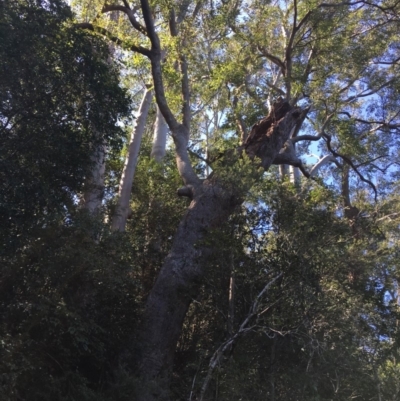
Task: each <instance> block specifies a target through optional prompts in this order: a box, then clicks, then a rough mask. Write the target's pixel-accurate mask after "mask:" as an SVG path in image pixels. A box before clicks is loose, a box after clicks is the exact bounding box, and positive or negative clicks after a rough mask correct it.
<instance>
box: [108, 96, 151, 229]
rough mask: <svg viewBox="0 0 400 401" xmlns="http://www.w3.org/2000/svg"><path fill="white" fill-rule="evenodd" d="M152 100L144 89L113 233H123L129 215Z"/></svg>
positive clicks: (113, 223)
mask: <svg viewBox="0 0 400 401" xmlns="http://www.w3.org/2000/svg"><path fill="white" fill-rule="evenodd" d="M152 98H153V92H152V91H151V90H149V89H146V91H145V92H144V95H143V99H142V103H141V104H140V107H139V110H138V112H137V116H136V118H137V120H136V125H135V128H134V130H133V132H132V137H131V141H130V143H129V149H128V153H127V154H126V158H125V165H124V169H123V171H122V176H121V181H120V183H119V190H118V201H117V204H116V206H115V212H114V215H113V218H112V225H111V229H112V230H113V231H121V232H123V231H125V225H126V220H127V218H128V213H129V201H130V198H131V191H132V183H133V177H134V175H135V170H136V164H137V158H138V155H139V150H140V144H141V142H142V136H143V132H144V129H145V127H146V120H147V115H148V113H149V108H150V103H151V100H152Z"/></svg>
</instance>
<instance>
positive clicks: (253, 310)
mask: <svg viewBox="0 0 400 401" xmlns="http://www.w3.org/2000/svg"><path fill="white" fill-rule="evenodd" d="M282 276H283V273H280V274H279V275H277V276H276V277H274V278H273V279H272V280H271V281H270V282H268V283H267V284H266V285H265V286H264V288H263V289H262V290H261V291H260V292H259V294H258V295H257V297H256V299H255V300H254V301H253V303H252V305H251V307H250V309H249V312H248V313H247V316H246V318H245V319H244V320H243V322H242V324H241V325H240V327H239V329H238V330H237V331H236V333H235V334H234V335H233V336H231V337H230V338H228V339H227V340H226V341H225V342H223V343H222V344H221V345H220V346H219V347H218V349H217V350H216V351H215V352H214V354H213V356H212V358H211V359H210V364H209V368H208V372H207V376H206V378H205V379H204V382H203V385H202V386H201V393H200V401H203V399H204V395H205V393H206V391H207V389H208V385H209V383H210V380H211V378H212V375H213V373H214V370H215V368H216V367H217V366H218V364H219V363H220V360H221V358H222V356H223V355H224V353H225V352H226V351H228V350H230V349H231V348H232V346H233V345H234V344H235V343H236V342H237V340H238V339H239V338H240V337H242V336H243V335H244V334H246V333H248V332H249V331H251V330H252V329H253V328H254V327H253V326H249V322H250V320H251V319H253V317H255V316H258V315H259V312H258V307H259V304H260V301H261V299H262V297H263V296H264V294H265V293H266V292H267V291H268V290H269V289H270V288H271V287H272V285H273V284H275V283H276V281H277V280H279V279H280V278H281V277H282Z"/></svg>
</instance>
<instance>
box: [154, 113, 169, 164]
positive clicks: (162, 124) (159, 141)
mask: <svg viewBox="0 0 400 401" xmlns="http://www.w3.org/2000/svg"><path fill="white" fill-rule="evenodd" d="M167 134H168V125H167V123H166V121H165V118H164V116H163V115H162V114H161V111H160V109H159V108H158V106H157V117H156V123H155V126H154V137H153V146H152V149H151V157H153V158H154V159H155V160H156V161H157V162H158V163H161V161H162V159H163V158H164V156H165V148H166V145H167Z"/></svg>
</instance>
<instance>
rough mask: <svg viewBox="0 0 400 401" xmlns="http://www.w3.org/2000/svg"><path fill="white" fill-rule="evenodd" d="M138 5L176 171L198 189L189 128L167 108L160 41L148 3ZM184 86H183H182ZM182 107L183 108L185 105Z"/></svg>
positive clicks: (143, 0)
mask: <svg viewBox="0 0 400 401" xmlns="http://www.w3.org/2000/svg"><path fill="white" fill-rule="evenodd" d="M140 3H141V6H142V12H143V18H144V21H145V23H146V29H147V33H148V36H149V38H150V41H151V53H150V61H151V72H152V76H153V82H154V91H155V95H156V100H157V104H158V107H159V108H160V111H161V113H162V115H163V116H164V118H165V121H166V122H167V124H168V126H169V128H170V130H171V133H172V138H173V140H174V144H175V151H176V162H177V166H178V171H179V174H180V176H181V177H182V179H183V181H184V183H185V185H188V186H192V187H198V186H199V185H200V179H199V178H198V176H197V174H196V173H195V171H194V170H193V167H192V165H191V161H190V158H189V155H188V152H187V145H188V142H189V127H188V126H187V124H188V122H187V119H184V122H185V124H179V123H178V121H177V120H176V118H175V116H174V115H173V113H172V111H171V109H170V108H169V106H168V102H167V99H166V96H165V91H164V83H163V77H162V69H161V59H162V50H161V45H160V39H159V37H158V35H157V33H156V31H155V27H154V21H153V17H152V13H151V9H150V5H149V3H148V1H147V0H141V2H140ZM184 71H185V70H184ZM186 75H187V74H186ZM184 85H185V84H183V86H184ZM184 96H185V94H184ZM183 107H185V105H184V106H183Z"/></svg>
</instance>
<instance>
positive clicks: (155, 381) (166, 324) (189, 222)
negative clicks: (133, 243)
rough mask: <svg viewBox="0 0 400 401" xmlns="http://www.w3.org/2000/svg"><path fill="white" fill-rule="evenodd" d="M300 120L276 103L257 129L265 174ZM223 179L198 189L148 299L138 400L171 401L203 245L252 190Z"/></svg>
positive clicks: (252, 146) (249, 145)
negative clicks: (175, 362) (173, 374)
mask: <svg viewBox="0 0 400 401" xmlns="http://www.w3.org/2000/svg"><path fill="white" fill-rule="evenodd" d="M283 109H285V110H284V111H283ZM300 117H301V110H300V109H297V108H293V109H292V108H291V107H290V106H289V105H288V104H285V105H282V104H281V103H277V104H275V105H274V107H273V109H272V111H271V113H270V115H269V116H268V117H266V118H265V119H263V120H262V121H261V122H260V123H258V124H256V125H255V126H253V128H252V131H251V133H250V135H249V137H248V139H247V141H246V144H245V148H246V149H245V150H246V152H247V153H248V155H249V156H250V157H251V158H254V157H255V156H257V157H259V158H260V159H261V164H262V166H263V167H264V169H268V168H269V167H270V165H271V164H272V163H273V160H274V158H275V157H276V156H277V155H278V153H279V151H280V149H281V148H282V146H283V144H284V143H285V142H286V140H287V139H288V138H289V136H290V133H291V132H292V129H293V128H294V127H295V126H296V124H298V123H299V121H300V120H299V118H300ZM257 164H258V163H257ZM260 173H261V172H260ZM217 176H218V173H217V172H216V173H215V174H212V176H211V178H208V179H206V180H205V181H203V182H202V183H201V184H200V185H199V186H196V187H194V188H193V191H192V201H191V204H190V206H189V208H188V211H187V213H186V215H185V217H184V218H183V220H182V221H181V223H180V225H179V227H178V230H177V232H176V235H175V238H174V242H173V245H172V248H171V251H170V253H169V255H168V256H167V258H166V260H165V262H164V264H163V266H162V268H161V271H160V274H159V276H158V278H157V280H156V283H155V285H154V287H153V288H152V290H151V292H150V295H149V297H148V299H147V302H146V305H145V309H144V314H143V327H142V330H141V332H140V335H141V355H139V358H138V371H139V374H140V380H139V381H138V384H139V385H138V389H137V390H138V391H137V398H136V400H137V401H155V400H157V401H166V400H169V381H170V375H171V371H172V366H173V358H174V352H175V348H176V344H177V341H178V339H179V336H180V334H181V329H182V325H183V321H184V318H185V315H186V313H187V310H188V307H189V305H190V303H191V301H192V300H193V299H194V298H195V297H196V295H197V292H198V289H199V286H200V284H201V282H202V279H203V276H204V269H203V265H202V258H203V256H204V255H205V254H208V252H209V251H210V250H209V248H208V247H207V246H205V245H203V244H202V241H203V240H204V239H205V238H206V237H207V233H208V232H209V231H210V230H211V229H215V228H218V227H220V226H221V225H222V224H224V223H225V222H226V221H227V220H228V217H229V216H230V215H231V214H232V213H233V211H234V210H235V208H236V207H237V206H238V205H240V204H241V202H242V201H243V197H244V195H245V192H246V189H244V190H243V192H240V193H239V192H234V191H235V189H232V188H231V189H230V190H229V191H228V190H226V189H225V188H224V183H223V182H221V181H220V180H219V179H218V178H217ZM238 187H241V188H243V187H244V186H243V185H240V186H238ZM247 189H248V188H247Z"/></svg>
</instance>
